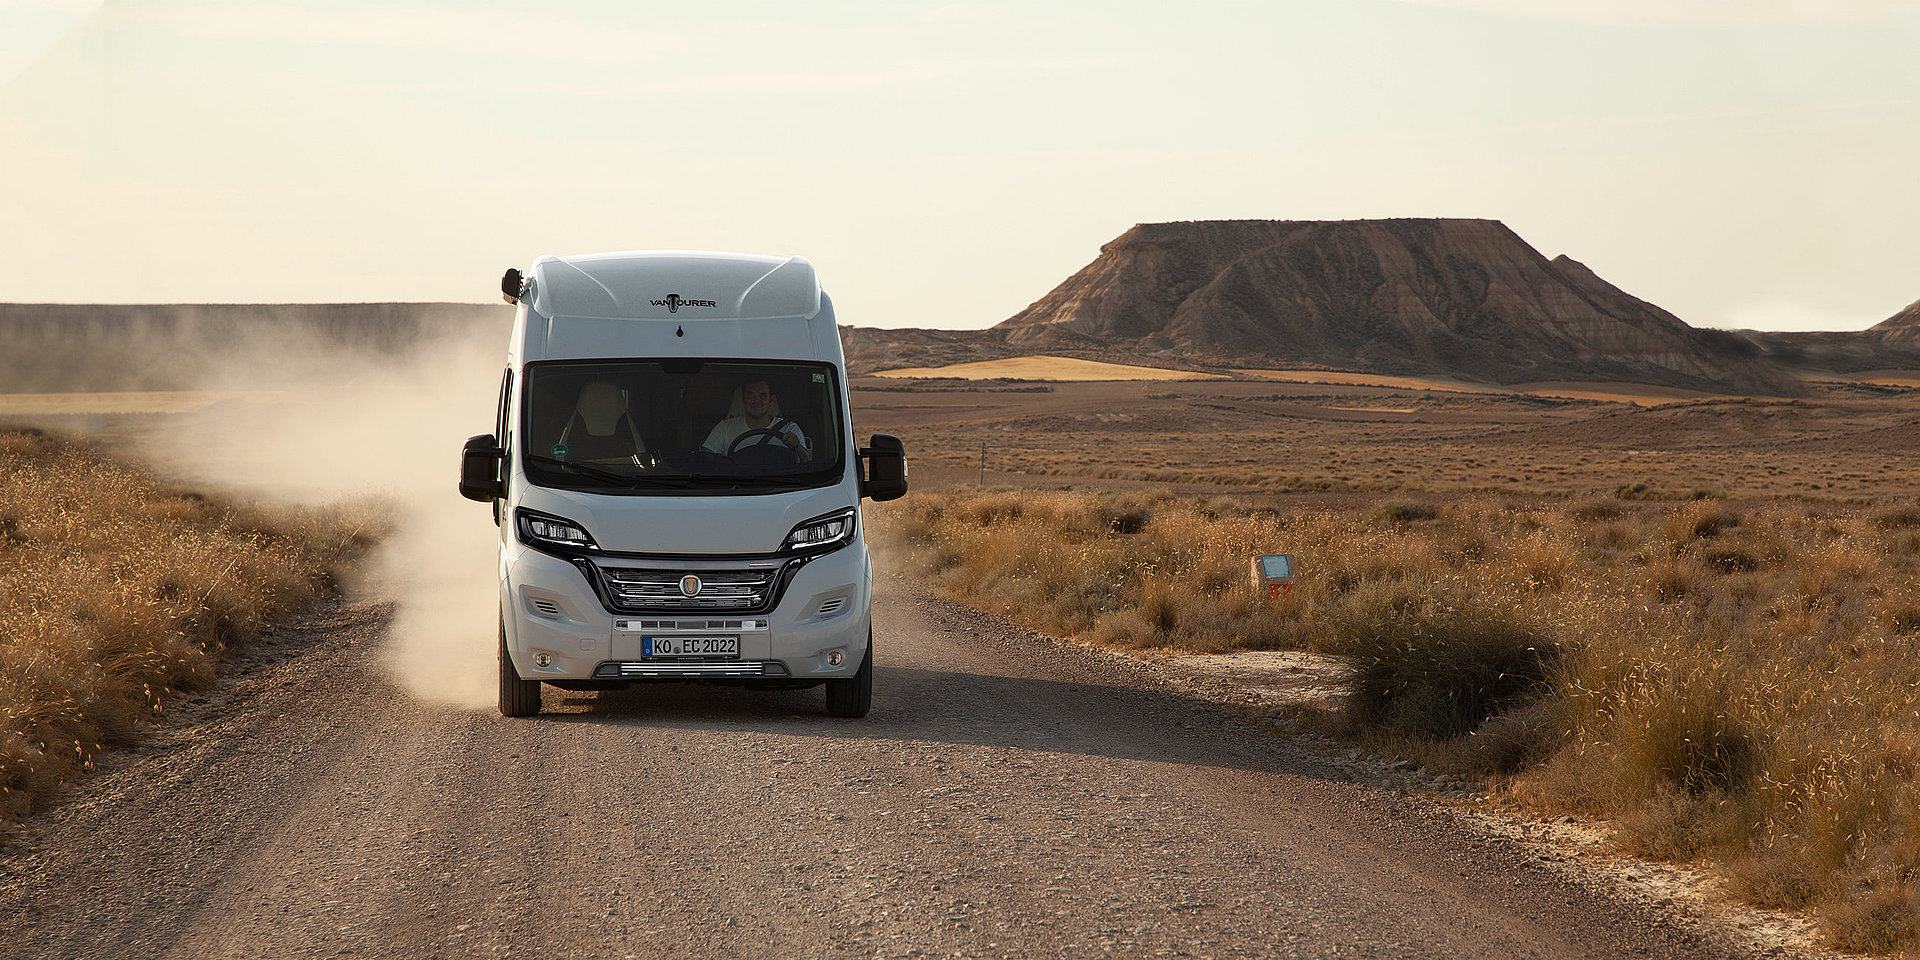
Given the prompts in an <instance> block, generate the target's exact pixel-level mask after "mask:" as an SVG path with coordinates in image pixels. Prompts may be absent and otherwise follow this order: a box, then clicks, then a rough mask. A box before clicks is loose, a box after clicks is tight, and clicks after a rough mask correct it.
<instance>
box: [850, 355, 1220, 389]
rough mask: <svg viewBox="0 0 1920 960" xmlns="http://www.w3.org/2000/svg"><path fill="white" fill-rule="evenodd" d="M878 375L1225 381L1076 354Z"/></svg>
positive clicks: (1210, 375) (1213, 376)
mask: <svg viewBox="0 0 1920 960" xmlns="http://www.w3.org/2000/svg"><path fill="white" fill-rule="evenodd" d="M872 376H876V377H888V378H893V379H902V378H919V377H959V378H961V379H964V380H1057V381H1061V382H1067V383H1071V382H1079V381H1087V380H1224V379H1226V377H1224V376H1222V375H1221V374H1217V373H1197V372H1195V371H1192V370H1169V369H1166V368H1164V367H1136V366H1133V365H1131V364H1125V363H1101V362H1099V361H1095V360H1077V359H1074V358H1072V357H1049V356H1037V357H1008V358H1007V359H1005V360H981V361H978V362H975V363H956V364H952V365H949V366H945V367H902V368H900V369H897V370H880V371H876V372H874V373H873V374H872Z"/></svg>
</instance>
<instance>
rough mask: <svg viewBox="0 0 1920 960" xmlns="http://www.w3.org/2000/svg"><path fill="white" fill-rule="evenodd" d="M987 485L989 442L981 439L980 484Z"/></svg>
mask: <svg viewBox="0 0 1920 960" xmlns="http://www.w3.org/2000/svg"><path fill="white" fill-rule="evenodd" d="M986 485H987V442H986V441H985V440H982V441H980V486H982V487H985V486H986Z"/></svg>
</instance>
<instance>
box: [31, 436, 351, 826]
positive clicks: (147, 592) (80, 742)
mask: <svg viewBox="0 0 1920 960" xmlns="http://www.w3.org/2000/svg"><path fill="white" fill-rule="evenodd" d="M0 519H4V523H0V532H3V533H4V535H3V536H0V565H4V568H5V570H6V576H5V577H4V578H0V623H4V624H6V629H5V632H4V633H0V819H8V818H15V817H20V816H24V815H25V814H27V813H29V812H31V811H32V810H34V809H35V808H36V807H38V806H40V805H42V804H44V803H45V802H46V801H47V800H48V798H49V797H50V796H51V795H52V794H53V793H54V792H55V791H57V789H58V788H59V786H60V784H61V783H63V782H64V781H66V780H67V779H68V778H70V777H71V776H72V775H73V774H74V773H75V772H76V771H78V770H81V769H84V768H86V767H88V766H90V765H91V764H92V762H93V759H94V757H95V756H96V755H97V753H98V752H99V750H100V749H101V748H102V747H103V746H105V745H109V744H123V743H128V742H131V741H132V740H134V739H135V738H136V736H137V734H138V731H139V727H140V724H141V723H142V722H143V721H146V720H149V719H151V718H152V717H153V715H154V714H156V713H157V712H159V711H160V710H162V709H163V708H164V707H165V705H166V704H167V702H168V701H169V700H171V699H172V698H173V697H174V696H175V695H177V694H179V693H181V692H186V691H195V690H204V689H206V688H207V687H208V686H210V685H211V684H212V683H213V682H214V679H215V674H216V669H217V664H218V661H219V658H220V656H221V654H222V653H223V652H224V651H225V650H226V649H228V648H229V647H231V646H233V645H235V644H239V643H244V642H245V641H247V640H249V639H251V638H253V637H254V636H257V635H258V634H259V633H260V632H261V631H262V630H265V629H268V628H269V627H271V626H272V625H274V624H275V623H278V622H281V621H284V620H285V619H286V617H287V616H289V615H290V614H293V613H295V612H297V611H299V610H302V609H305V608H306V607H309V606H311V605H312V604H313V603H314V602H315V601H316V600H318V599H320V598H322V597H324V596H326V595H328V594H329V593H330V592H331V591H333V590H334V588H335V584H336V583H337V580H338V577H339V574H340V571H341V570H342V569H343V568H344V567H345V566H347V565H349V564H351V563H353V562H354V561H355V560H357V559H358V558H359V557H360V556H361V555H363V554H364V553H365V552H366V551H367V549H369V548H370V547H371V546H372V545H373V544H374V543H375V542H376V541H377V540H378V539H379V538H380V537H381V536H382V535H384V532H385V523H386V521H385V519H384V514H383V513H382V512H381V511H379V510H378V509H376V508H375V507H373V506H372V505H371V504H361V505H354V506H345V507H338V508H333V509H329V510H320V511H296V510H278V509H272V508H267V507H260V506H242V505H234V504H230V503H227V502H224V501H221V500H218V499H216V498H212V497H208V496H206V495H205V494H202V493H200V492H198V491H190V490H181V489H177V488H172V487H169V486H167V485H165V484H163V483H161V482H160V481H158V480H157V479H155V478H154V477H152V476H150V475H148V474H147V473H145V472H144V471H142V470H140V469H138V468H135V467H132V466H130V465H127V464H123V463H119V462H116V461H113V460H110V459H107V458H104V457H102V456H100V455H99V454H98V453H96V452H95V451H94V450H92V449H91V448H90V447H89V446H88V445H87V444H86V443H85V442H84V441H83V440H81V439H79V438H76V437H70V436H66V435H62V434H56V433H49V432H44V431H20V430H12V431H7V430H0Z"/></svg>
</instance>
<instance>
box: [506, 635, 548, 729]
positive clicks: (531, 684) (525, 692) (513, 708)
mask: <svg viewBox="0 0 1920 960" xmlns="http://www.w3.org/2000/svg"><path fill="white" fill-rule="evenodd" d="M539 712H540V681H538V680H522V679H520V671H518V670H516V669H514V667H513V658H512V657H510V656H507V619H506V617H505V616H504V615H502V616H501V618H500V715H501V716H503V717H531V716H533V715H534V714H536V713H539Z"/></svg>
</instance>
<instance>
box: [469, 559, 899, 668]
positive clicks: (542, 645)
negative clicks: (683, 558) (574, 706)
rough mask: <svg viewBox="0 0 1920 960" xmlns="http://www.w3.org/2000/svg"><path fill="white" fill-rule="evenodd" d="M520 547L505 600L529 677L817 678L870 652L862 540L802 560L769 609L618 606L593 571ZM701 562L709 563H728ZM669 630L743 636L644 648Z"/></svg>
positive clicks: (504, 584) (514, 650) (511, 634)
mask: <svg viewBox="0 0 1920 960" xmlns="http://www.w3.org/2000/svg"><path fill="white" fill-rule="evenodd" d="M515 547H516V548H517V550H516V552H515V554H514V556H513V557H512V558H511V559H510V560H508V561H507V562H506V563H505V567H506V569H505V571H504V573H505V575H504V576H503V577H502V578H501V592H502V595H501V604H502V609H503V610H504V611H506V612H507V616H506V626H507V650H508V654H509V656H511V657H512V659H513V663H514V667H515V668H516V669H517V670H519V672H520V676H522V677H524V678H526V679H528V680H541V681H556V682H560V681H568V682H590V683H611V682H645V681H676V680H678V681H685V680H722V681H754V680H779V681H817V680H831V679H839V678H847V677H851V676H853V674H854V673H855V672H856V671H858V670H859V668H860V664H861V662H862V660H863V659H864V657H865V656H866V650H867V638H868V637H869V636H870V629H871V623H872V620H871V605H872V595H871V583H872V579H871V566H870V560H869V557H868V552H867V547H866V544H865V543H863V542H861V541H860V540H855V541H854V542H853V543H850V544H848V545H847V546H845V547H842V548H841V549H839V550H835V551H833V552H831V553H827V554H823V555H821V556H818V557H813V558H810V559H808V560H807V561H806V562H805V563H803V564H800V565H799V566H798V567H797V568H796V569H794V570H793V571H792V573H791V575H790V576H789V577H786V578H785V579H784V582H783V585H782V588H781V589H780V590H779V592H778V599H777V601H776V602H775V604H774V606H773V607H772V609H771V610H769V611H766V612H761V613H750V612H742V613H733V612H720V611H716V612H710V613H680V612H665V611H663V612H659V613H653V612H631V611H619V612H616V611H611V610H609V609H608V608H607V604H606V603H605V602H603V601H602V599H601V594H600V592H598V591H596V590H594V589H593V586H592V585H591V584H590V583H589V581H588V577H589V576H592V575H593V574H592V571H590V570H583V569H582V568H581V567H580V566H578V565H576V563H575V562H570V561H568V560H565V559H562V558H560V557H556V556H553V555H550V554H546V553H541V552H539V551H537V550H533V549H530V548H526V547H524V546H520V545H517V544H516V545H515ZM696 562H697V563H698V564H699V565H700V568H701V569H715V564H716V563H721V561H704V560H702V561H696ZM742 565H744V562H742ZM668 635H681V636H686V635H704V636H737V637H738V638H739V645H738V651H739V655H738V657H737V658H728V659H712V660H695V659H679V658H659V657H655V658H649V657H645V656H643V655H642V651H643V649H644V641H645V639H646V638H648V637H659V636H668ZM836 660H837V661H838V662H837V663H836V662H834V661H836Z"/></svg>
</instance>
